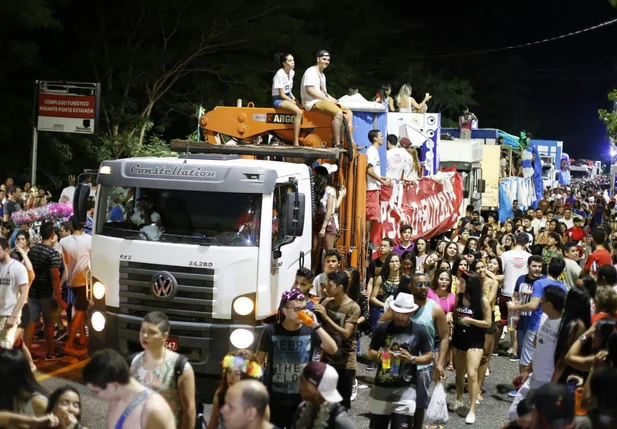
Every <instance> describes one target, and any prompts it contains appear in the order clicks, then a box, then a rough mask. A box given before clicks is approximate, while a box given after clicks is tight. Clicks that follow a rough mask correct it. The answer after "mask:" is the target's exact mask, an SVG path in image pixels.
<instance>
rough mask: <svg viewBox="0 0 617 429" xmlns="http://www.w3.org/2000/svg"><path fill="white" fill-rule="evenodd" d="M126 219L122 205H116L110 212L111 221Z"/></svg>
mask: <svg viewBox="0 0 617 429" xmlns="http://www.w3.org/2000/svg"><path fill="white" fill-rule="evenodd" d="M123 220H124V213H122V209H121V208H120V206H114V207H113V208H112V209H111V212H110V213H109V221H110V222H122V221H123Z"/></svg>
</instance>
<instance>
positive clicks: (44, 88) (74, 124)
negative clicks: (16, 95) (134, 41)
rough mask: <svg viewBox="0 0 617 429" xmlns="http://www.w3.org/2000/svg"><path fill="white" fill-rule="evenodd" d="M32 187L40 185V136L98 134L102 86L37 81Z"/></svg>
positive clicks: (96, 84) (97, 84)
mask: <svg viewBox="0 0 617 429" xmlns="http://www.w3.org/2000/svg"><path fill="white" fill-rule="evenodd" d="M35 93H36V94H35V95H36V98H37V109H36V116H35V124H34V127H33V131H32V172H31V175H30V178H31V183H32V184H33V185H34V184H35V183H36V166H37V152H38V132H39V131H51V132H57V133H74V134H88V135H91V134H94V133H95V132H96V131H97V129H98V123H99V103H100V95H101V84H100V83H88V82H55V81H38V80H37V81H36V82H35Z"/></svg>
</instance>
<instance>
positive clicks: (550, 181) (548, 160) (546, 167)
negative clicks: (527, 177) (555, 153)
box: [540, 156, 559, 189]
mask: <svg viewBox="0 0 617 429" xmlns="http://www.w3.org/2000/svg"><path fill="white" fill-rule="evenodd" d="M540 158H541V161H542V183H543V186H544V189H546V188H551V189H552V188H554V187H556V186H557V183H559V171H557V168H556V167H555V159H554V158H553V157H552V156H541V157H540Z"/></svg>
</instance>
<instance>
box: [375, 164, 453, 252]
mask: <svg viewBox="0 0 617 429" xmlns="http://www.w3.org/2000/svg"><path fill="white" fill-rule="evenodd" d="M441 175H442V176H441V178H442V180H441V181H440V182H437V181H435V180H433V179H430V178H428V177H423V178H421V179H420V180H419V181H418V184H417V185H411V184H401V183H396V184H394V185H393V186H385V185H382V187H381V192H380V198H379V203H380V220H379V222H373V225H372V228H371V242H373V243H376V244H377V245H379V242H380V240H381V239H382V238H383V237H388V238H391V239H393V240H394V241H395V242H398V241H399V240H400V230H399V229H400V226H401V225H405V224H407V225H411V228H412V238H411V239H412V240H416V239H417V238H419V237H426V238H431V237H435V236H436V235H439V234H442V233H444V232H446V231H448V230H450V229H452V228H454V227H455V226H456V225H457V223H458V220H459V217H460V212H459V208H460V206H461V204H462V202H463V183H462V179H461V176H460V174H459V173H457V172H456V169H454V168H450V169H446V170H444V171H443V172H441Z"/></svg>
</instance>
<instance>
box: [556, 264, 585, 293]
mask: <svg viewBox="0 0 617 429" xmlns="http://www.w3.org/2000/svg"><path fill="white" fill-rule="evenodd" d="M563 260H564V261H565V262H566V268H565V269H564V270H563V274H562V276H561V277H560V280H561V281H563V283H564V284H565V285H566V287H567V288H568V289H570V288H572V287H574V285H575V284H576V280H577V279H578V276H579V274H580V273H581V270H582V268H581V266H580V265H579V264H578V262H576V261H575V260H573V259H570V258H563Z"/></svg>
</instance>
